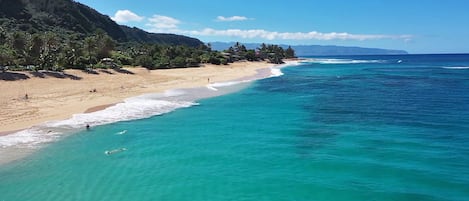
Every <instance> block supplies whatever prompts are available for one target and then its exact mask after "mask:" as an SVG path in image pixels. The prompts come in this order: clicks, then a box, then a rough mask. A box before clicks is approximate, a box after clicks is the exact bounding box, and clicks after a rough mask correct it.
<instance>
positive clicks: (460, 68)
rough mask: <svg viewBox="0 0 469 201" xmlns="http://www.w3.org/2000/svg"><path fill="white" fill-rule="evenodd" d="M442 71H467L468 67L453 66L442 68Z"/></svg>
mask: <svg viewBox="0 0 469 201" xmlns="http://www.w3.org/2000/svg"><path fill="white" fill-rule="evenodd" d="M443 68H444V69H453V70H463V69H469V66H454V67H450V66H447V67H443Z"/></svg>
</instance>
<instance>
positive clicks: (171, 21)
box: [146, 15, 181, 32]
mask: <svg viewBox="0 0 469 201" xmlns="http://www.w3.org/2000/svg"><path fill="white" fill-rule="evenodd" d="M148 22H149V23H147V24H146V26H149V27H151V28H150V31H151V32H179V30H178V29H177V27H178V24H180V23H181V21H179V20H177V19H175V18H172V17H168V16H163V15H153V17H151V18H149V19H148Z"/></svg>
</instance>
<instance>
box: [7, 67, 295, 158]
mask: <svg viewBox="0 0 469 201" xmlns="http://www.w3.org/2000/svg"><path fill="white" fill-rule="evenodd" d="M293 63H296V61H289V62H287V63H286V64H282V65H275V64H270V63H266V62H238V63H234V65H233V64H230V65H228V66H214V65H209V66H208V67H207V66H205V67H201V68H192V69H170V70H164V71H158V70H157V71H147V70H146V69H142V68H127V70H129V71H131V72H133V73H135V74H132V75H123V76H124V78H125V79H127V81H135V79H137V80H140V79H142V78H143V80H146V81H148V79H150V78H151V79H153V78H155V77H158V78H160V79H161V78H166V79H161V80H158V81H153V82H151V81H150V82H143V83H140V82H138V83H134V85H133V86H131V87H129V85H125V86H124V85H121V86H120V87H114V88H115V89H114V90H111V91H105V92H102V91H103V89H102V88H100V87H97V88H96V89H97V90H96V92H93V91H86V93H82V94H81V95H82V96H81V98H82V99H83V100H84V101H89V102H88V103H83V104H82V105H80V107H79V108H78V109H77V108H75V109H74V110H64V111H65V112H68V113H67V114H65V115H64V114H62V115H63V116H67V117H65V118H55V119H48V120H45V121H41V122H39V123H34V124H33V123H30V124H29V126H28V127H25V128H22V129H14V130H3V127H2V129H1V130H0V153H1V154H0V155H3V156H2V157H0V165H1V164H6V163H9V162H12V161H15V160H18V159H21V158H23V157H25V156H27V155H29V154H30V153H33V152H34V150H36V149H37V147H35V148H31V147H29V148H26V147H24V146H23V145H21V144H18V145H12V146H5V143H3V144H2V138H4V139H8V137H12V138H15V137H22V135H23V134H20V133H25V132H28V130H30V129H35V127H37V126H38V125H39V126H40V125H44V124H45V123H47V122H51V121H59V120H60V121H61V120H67V119H69V118H71V116H74V115H86V114H91V113H94V112H100V111H104V110H106V109H107V108H110V107H113V106H116V105H117V104H121V103H124V102H123V101H124V100H126V99H128V98H133V97H138V96H142V95H145V94H155V93H158V94H159V93H163V94H164V93H166V92H167V91H170V90H180V89H196V88H200V89H203V88H207V89H210V86H212V85H213V84H215V85H216V84H220V83H227V82H234V83H237V82H238V81H243V82H244V81H255V80H259V79H265V78H268V77H272V76H278V75H275V74H274V70H273V69H277V68H281V67H284V66H288V65H291V64H293ZM134 71H135V72H134ZM67 73H69V72H67ZM142 74H143V75H144V76H141V75H142ZM145 75H148V76H149V77H146V76H145ZM90 76H95V77H100V76H101V75H99V76H96V75H90ZM102 76H112V75H102ZM118 76H120V75H118ZM129 76H136V77H135V78H134V79H131V78H132V77H129ZM34 79H36V81H37V78H34ZM52 79H54V78H52ZM84 79H86V77H85V78H84ZM55 80H60V79H55ZM39 81H42V80H39ZM62 81H63V80H62ZM14 82H24V81H14ZM14 82H13V83H14ZM74 82H75V83H74V84H73V85H72V86H76V85H77V84H81V83H80V82H81V81H74ZM100 82H101V83H102V81H100ZM0 83H1V84H3V83H5V82H2V81H0ZM240 83H241V82H240ZM217 87H218V86H217ZM82 88H83V86H82ZM122 91H132V93H123V95H122V94H121V95H117V96H116V93H117V94H119V93H122ZM229 93H230V92H229ZM108 94H109V95H108ZM96 95H98V98H95V99H93V98H90V96H93V97H94V96H96ZM106 95H107V96H112V98H109V97H108V98H104V99H103V98H102V97H103V96H106ZM46 96H47V94H46ZM72 96H73V97H75V98H77V95H76V94H72ZM30 97H32V98H30V99H29V100H26V101H24V102H29V101H31V102H32V99H34V98H35V97H36V96H31V95H30ZM78 97H80V96H78ZM87 98H88V99H87ZM102 99H103V100H104V101H103V100H102ZM12 100H15V99H12ZM16 100H17V99H16ZM2 101H3V100H2ZM20 101H21V100H20ZM76 103H77V102H74V101H72V105H73V104H76ZM80 103H82V102H80ZM23 104H24V103H23ZM65 106H69V107H70V104H68V105H65ZM73 106H75V105H73ZM84 106H88V107H86V108H84ZM63 107H64V105H58V107H56V108H53V109H52V110H54V111H57V110H61V109H63ZM77 110H80V112H73V111H77ZM2 115H3V114H2ZM19 125H22V124H19ZM48 132H51V131H48ZM62 135H63V134H59V136H62ZM37 137H40V136H33V138H37ZM26 141H27V140H26ZM38 141H39V142H36V141H34V139H33V141H32V142H27V143H33V144H44V145H45V144H48V143H49V142H48V141H46V142H45V143H43V142H40V140H38ZM20 143H21V142H20ZM7 144H8V143H7ZM20 145H21V146H20ZM41 147H42V146H41Z"/></svg>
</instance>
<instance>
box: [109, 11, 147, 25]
mask: <svg viewBox="0 0 469 201" xmlns="http://www.w3.org/2000/svg"><path fill="white" fill-rule="evenodd" d="M143 18H144V17H141V16H138V15H137V14H135V13H133V12H132V11H130V10H118V11H117V12H116V14H114V17H111V19H112V20H114V21H116V22H117V23H126V22H131V21H136V22H139V21H142V20H143Z"/></svg>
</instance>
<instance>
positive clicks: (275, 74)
mask: <svg viewBox="0 0 469 201" xmlns="http://www.w3.org/2000/svg"><path fill="white" fill-rule="evenodd" d="M270 72H271V73H272V75H271V76H270V77H279V76H282V75H283V72H282V70H280V69H279V68H272V69H271V70H270Z"/></svg>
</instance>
